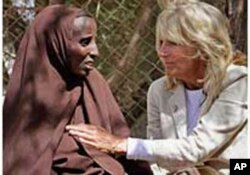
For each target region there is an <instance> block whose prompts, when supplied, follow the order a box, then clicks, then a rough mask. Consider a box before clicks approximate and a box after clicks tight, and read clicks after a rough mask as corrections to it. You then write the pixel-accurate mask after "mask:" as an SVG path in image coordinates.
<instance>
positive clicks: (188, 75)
mask: <svg viewBox="0 0 250 175" xmlns="http://www.w3.org/2000/svg"><path fill="white" fill-rule="evenodd" d="M195 51H196V50H195V48H193V47H189V46H180V45H175V44H173V43H170V42H168V41H162V42H161V45H160V48H158V49H157V53H158V56H159V57H160V59H161V61H162V63H163V66H164V68H165V71H166V73H167V75H168V76H169V77H173V78H176V79H178V80H181V81H182V82H183V84H184V85H185V86H186V88H188V89H200V88H202V86H203V82H202V79H203V78H204V73H205V67H206V62H205V60H203V59H201V58H195V59H192V58H190V57H191V56H193V55H195ZM66 130H68V131H69V133H70V134H71V135H72V136H73V137H75V138H76V139H77V140H79V141H80V142H83V143H85V144H88V145H91V146H93V147H95V148H97V149H100V150H102V151H104V152H108V153H115V154H119V155H123V154H126V152H127V139H126V138H119V137H117V136H115V135H112V134H110V133H108V132H107V131H106V130H104V129H103V128H100V127H97V126H92V125H86V124H78V125H68V126H66Z"/></svg>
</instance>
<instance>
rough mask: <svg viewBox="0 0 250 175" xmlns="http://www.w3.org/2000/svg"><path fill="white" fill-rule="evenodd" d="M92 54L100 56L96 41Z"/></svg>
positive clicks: (91, 50)
mask: <svg viewBox="0 0 250 175" xmlns="http://www.w3.org/2000/svg"><path fill="white" fill-rule="evenodd" d="M90 55H94V56H99V50H98V47H97V45H96V43H93V44H92V45H91V49H90Z"/></svg>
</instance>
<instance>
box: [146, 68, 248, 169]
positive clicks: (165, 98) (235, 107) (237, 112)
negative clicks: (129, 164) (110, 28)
mask: <svg viewBox="0 0 250 175" xmlns="http://www.w3.org/2000/svg"><path fill="white" fill-rule="evenodd" d="M165 87H166V78H165V77H162V78H159V79H158V80H156V81H154V82H153V83H152V84H151V86H150V88H149V91H148V103H147V104H148V106H147V108H148V125H147V136H148V138H150V139H157V140H153V141H152V142H151V146H152V150H153V154H152V156H154V159H155V160H156V163H157V165H159V166H160V167H162V168H164V169H166V170H170V171H174V170H177V169H182V168H185V167H190V166H193V165H194V164H196V163H197V162H199V161H202V160H205V159H207V158H209V156H210V154H211V153H212V152H214V151H218V152H219V151H220V148H221V146H222V145H224V144H225V142H226V140H227V138H228V137H230V135H232V133H234V131H235V130H236V129H237V127H238V126H240V125H241V124H242V123H243V122H244V121H246V120H247V68H246V67H244V66H236V65H231V66H229V68H228V73H227V77H226V79H225V81H224V82H223V87H224V88H223V90H222V92H221V93H220V95H219V97H218V98H217V99H216V100H215V101H214V103H213V104H212V106H211V108H210V109H209V110H208V111H207V112H205V111H204V105H205V103H203V104H204V105H202V106H201V109H202V111H201V113H203V112H205V114H204V115H202V116H200V118H199V121H198V124H197V126H196V127H195V128H194V131H193V132H192V133H191V135H190V136H188V137H187V115H186V113H187V112H186V100H185V94H184V93H185V92H184V87H183V86H182V85H179V86H178V87H177V88H176V89H175V90H172V91H167V90H166V88H165ZM220 157H222V158H225V159H229V158H246V157H247V127H245V128H244V129H243V130H242V131H241V132H240V133H239V134H238V135H237V137H236V138H235V139H234V141H233V142H232V143H231V144H230V146H228V147H227V149H226V150H224V151H223V152H221V153H220ZM154 166H155V165H154Z"/></svg>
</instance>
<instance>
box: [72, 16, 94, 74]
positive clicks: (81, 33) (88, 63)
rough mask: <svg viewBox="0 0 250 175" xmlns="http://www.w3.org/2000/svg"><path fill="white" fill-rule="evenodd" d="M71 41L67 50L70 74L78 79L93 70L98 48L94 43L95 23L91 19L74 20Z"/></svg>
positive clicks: (84, 17) (80, 18)
mask: <svg viewBox="0 0 250 175" xmlns="http://www.w3.org/2000/svg"><path fill="white" fill-rule="evenodd" d="M73 25H74V26H73V27H74V32H73V40H72V42H71V44H70V49H69V64H70V69H71V72H72V73H73V74H75V75H77V76H79V77H83V76H87V75H88V73H89V71H91V70H92V69H93V68H94V61H95V58H96V57H97V56H98V48H97V45H96V42H95V37H96V22H95V20H94V19H93V18H91V17H86V16H83V17H78V18H76V19H75V20H74V24H73Z"/></svg>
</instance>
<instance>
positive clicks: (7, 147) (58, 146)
mask: <svg viewBox="0 0 250 175" xmlns="http://www.w3.org/2000/svg"><path fill="white" fill-rule="evenodd" d="M96 30H97V26H96V22H95V20H94V18H93V17H91V16H90V15H89V14H88V13H86V12H85V11H83V10H81V9H78V8H73V7H66V6H63V5H54V6H49V7H47V8H45V9H44V10H43V11H42V12H40V13H39V14H38V15H37V17H36V18H35V20H34V21H33V23H32V24H31V26H29V28H28V29H27V31H26V33H25V34H24V37H23V39H22V41H21V44H20V47H19V50H18V53H17V57H16V62H15V65H14V69H13V73H12V76H11V79H10V82H9V85H8V89H7V95H6V98H5V102H4V107H3V125H4V129H3V144H4V150H3V156H4V159H3V173H4V175H49V174H68V175H69V174H75V175H76V174H86V175H87V174H88V175H108V174H113V175H124V174H125V172H127V173H129V174H134V175H136V174H151V171H149V170H150V169H149V167H148V166H147V164H142V163H140V164H139V163H137V162H134V161H127V160H126V159H125V157H124V156H123V157H122V156H120V157H114V155H113V154H107V153H103V152H101V151H99V150H97V149H95V148H93V147H89V146H88V145H86V144H84V143H80V142H79V141H77V140H75V139H74V138H73V137H71V136H70V135H69V134H68V133H67V132H65V126H66V125H67V124H77V123H90V124H93V125H96V126H99V127H102V128H105V129H106V130H108V131H109V132H110V133H113V134H115V135H119V137H123V138H126V137H128V135H129V129H128V127H127V124H126V122H125V120H124V118H123V115H122V113H121V111H120V109H119V107H118V105H117V103H116V101H115V99H114V97H113V95H112V93H111V91H110V89H109V87H108V85H107V83H106V82H105V80H104V79H103V77H102V76H101V75H100V73H99V72H98V71H97V70H96V69H95V68H94V61H95V59H96V57H97V56H98V48H97V45H96V42H95V37H96Z"/></svg>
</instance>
